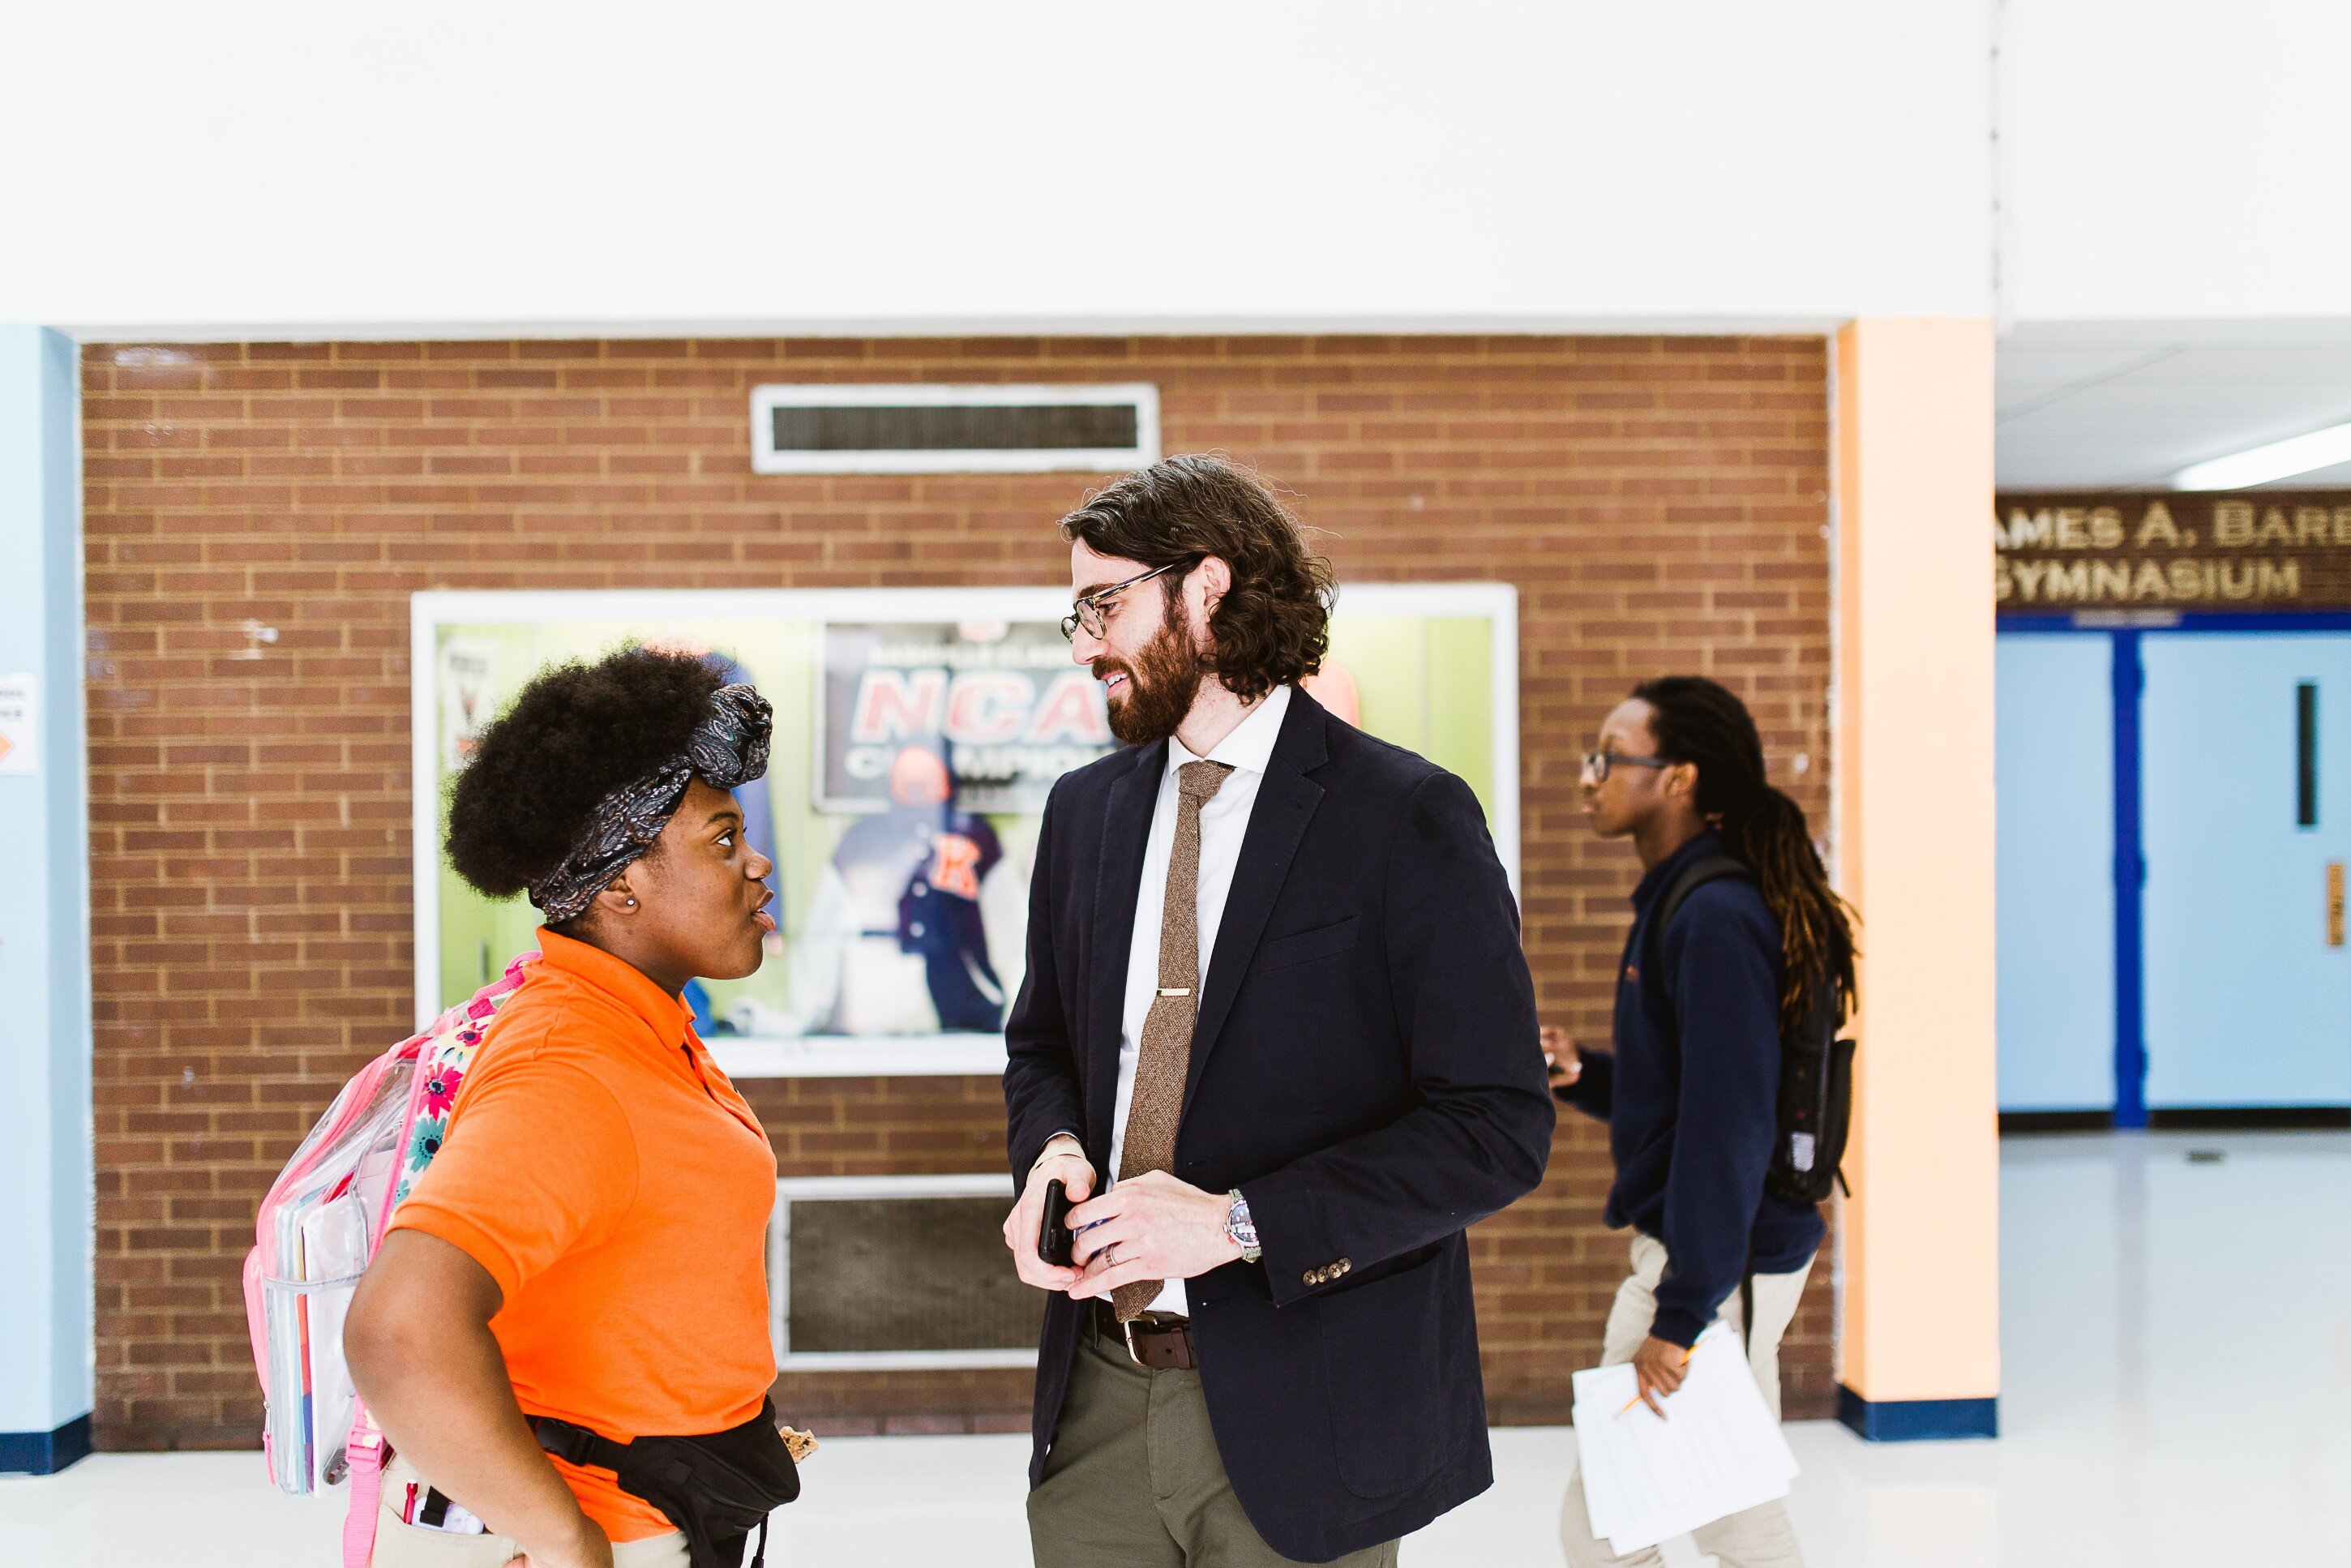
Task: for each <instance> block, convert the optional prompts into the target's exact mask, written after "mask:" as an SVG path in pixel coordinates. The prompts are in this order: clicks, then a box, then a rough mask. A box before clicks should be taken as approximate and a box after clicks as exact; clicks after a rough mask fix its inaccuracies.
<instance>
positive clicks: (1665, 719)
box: [1543, 675, 1854, 1568]
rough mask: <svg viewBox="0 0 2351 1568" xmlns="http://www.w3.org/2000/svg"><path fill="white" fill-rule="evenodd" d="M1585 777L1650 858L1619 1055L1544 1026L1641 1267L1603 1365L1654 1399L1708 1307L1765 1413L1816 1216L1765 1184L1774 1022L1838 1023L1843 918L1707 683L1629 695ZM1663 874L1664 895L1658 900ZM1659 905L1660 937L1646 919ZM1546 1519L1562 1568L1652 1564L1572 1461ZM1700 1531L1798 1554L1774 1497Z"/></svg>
mask: <svg viewBox="0 0 2351 1568" xmlns="http://www.w3.org/2000/svg"><path fill="white" fill-rule="evenodd" d="M1583 810H1584V812H1585V814H1586V815H1588V816H1589V817H1591V819H1592V825H1593V828H1594V830H1596V831H1598V832H1599V833H1600V834H1601V836H1602V837H1604V838H1630V839H1631V840H1632V841H1633V847H1634V850H1635V852H1637V853H1638V854H1639V855H1640V857H1641V864H1642V866H1643V868H1644V872H1643V875H1642V877H1641V881H1640V883H1639V885H1638V886H1637V887H1635V889H1634V891H1633V912H1634V914H1633V930H1632V933H1631V935H1630V936H1628V937H1627V938H1626V939H1625V956H1624V959H1623V962H1622V964H1621V966H1620V967H1619V970H1618V974H1617V983H1616V1012H1615V1022H1614V1045H1615V1050H1614V1053H1613V1054H1612V1053H1610V1052H1607V1051H1578V1050H1577V1048H1576V1047H1575V1046H1574V1045H1573V1042H1571V1041H1570V1040H1568V1039H1567V1037H1566V1036H1565V1035H1564V1034H1563V1033H1562V1032H1561V1031H1559V1030H1549V1029H1547V1030H1544V1031H1543V1046H1544V1050H1545V1051H1546V1052H1547V1053H1548V1054H1549V1055H1550V1057H1551V1061H1552V1074H1551V1076H1552V1091H1553V1092H1555V1093H1556V1094H1557V1095H1558V1096H1559V1097H1560V1098H1561V1099H1562V1100H1564V1101H1566V1102H1567V1103H1569V1104H1572V1105H1574V1106H1577V1107H1579V1108H1580V1109H1582V1110H1584V1111H1586V1112H1589V1113H1591V1114H1593V1115H1594V1116H1597V1117H1599V1118H1601V1119H1602V1120H1604V1121H1605V1122H1606V1123H1607V1124H1608V1144H1609V1150H1610V1153H1611V1154H1612V1155H1614V1158H1615V1164H1616V1181H1615V1185H1614V1186H1613V1187H1612V1188H1611V1189H1610V1191H1609V1194H1608V1209H1607V1220H1608V1224H1609V1225H1610V1226H1611V1227H1612V1228H1625V1227H1627V1226H1629V1227H1631V1228H1632V1230H1633V1257H1632V1270H1633V1271H1632V1275H1631V1277H1630V1278H1629V1279H1627V1280H1626V1281H1625V1282H1624V1283H1623V1284H1622V1285H1621V1286H1619V1287H1618V1289H1617V1291H1616V1299H1615V1301H1614V1305H1613V1306H1611V1307H1610V1309H1609V1312H1608V1323H1607V1327H1606V1329H1605V1331H1604V1336H1603V1344H1602V1351H1601V1360H1602V1362H1603V1364H1620V1363H1624V1362H1627V1361H1629V1362H1631V1363H1632V1364H1633V1365H1634V1368H1635V1373H1636V1375H1637V1376H1638V1380H1639V1386H1640V1391H1641V1397H1642V1398H1644V1399H1645V1400H1647V1401H1648V1402H1649V1403H1650V1405H1651V1406H1652V1407H1653V1408H1654V1407H1656V1406H1657V1404H1658V1402H1659V1401H1660V1400H1661V1399H1662V1398H1663V1397H1664V1396H1667V1395H1670V1394H1671V1393H1672V1392H1673V1391H1674V1390H1675V1389H1676V1388H1677V1387H1679V1386H1680V1385H1681V1381H1682V1378H1683V1375H1684V1373H1683V1364H1684V1362H1685V1361H1686V1360H1687V1356H1688V1352H1689V1347H1690V1346H1691V1344H1692V1343H1695V1342H1696V1341H1697V1339H1698V1335H1699V1334H1700V1333H1703V1332H1704V1331H1705V1329H1706V1328H1707V1326H1708V1324H1709V1323H1711V1322H1715V1321H1716V1320H1717V1319H1720V1320H1723V1321H1724V1322H1728V1323H1729V1326H1730V1328H1731V1330H1732V1331H1733V1332H1734V1333H1742V1332H1743V1333H1745V1335H1746V1337H1747V1345H1748V1356H1749V1362H1750V1365H1751V1366H1752V1367H1753V1368H1754V1372H1755V1379H1756V1382H1757V1383H1758V1384H1759V1385H1761V1388H1762V1391H1763V1396H1764V1399H1765V1402H1766V1403H1767V1404H1769V1405H1770V1406H1771V1409H1772V1410H1773V1411H1774V1412H1775V1413H1776V1412H1777V1411H1778V1410H1779V1407H1780V1357H1779V1352H1780V1338H1781V1335H1782V1334H1783V1333H1786V1331H1787V1327H1788V1323H1789V1321H1790V1320H1791V1319H1792V1318H1793V1317H1794V1316H1795V1312H1796V1304H1797V1301H1799V1299H1800V1298H1801V1297H1802V1294H1803V1289H1804V1277H1805V1275H1806V1274H1807V1273H1809V1272H1810V1271H1811V1269H1812V1265H1813V1253H1814V1252H1815V1251H1816V1250H1817V1249H1819V1247H1820V1244H1821V1237H1822V1233H1823V1225H1822V1222H1821V1215H1820V1210H1819V1208H1818V1207H1816V1206H1814V1205H1812V1204H1808V1203H1794V1202H1791V1201H1790V1200H1788V1199H1786V1198H1783V1197H1779V1196H1778V1195H1776V1194H1775V1193H1772V1192H1771V1191H1770V1190H1768V1189H1767V1188H1766V1187H1765V1185H1764V1179H1763V1178H1764V1173H1765V1170H1766V1168H1767V1166H1770V1164H1771V1155H1772V1145H1773V1140H1774V1133H1775V1129H1776V1128H1777V1125H1778V1115H1779V1087H1780V1072H1781V1035H1782V1030H1783V1028H1792V1027H1794V1026H1796V1025H1798V1024H1801V1023H1802V1021H1803V1020H1805V1019H1809V1018H1814V1017H1817V1016H1818V1015H1817V1014H1816V1013H1815V1012H1814V1010H1813V1009H1815V1008H1825V1009H1834V1016H1835V1017H1836V1018H1837V1019H1842V1018H1843V1016H1844V1009H1846V1008H1847V1007H1848V1006H1849V1005H1850V1002H1851V998H1852V997H1853V990H1854V968H1853V957H1854V942H1853V926H1852V922H1851V919H1850V916H1849V912H1848V911H1847V909H1846V908H1845V905H1844V901H1843V900H1842V899H1840V898H1839V897H1838V896H1837V895H1836V894H1835V893H1834V891H1832V890H1831V889H1830V887H1829V884H1828V876H1827V873H1826V870H1825V868H1824V867H1823V865H1822V864H1821V858H1820V855H1819V853H1818V852H1816V851H1815V850H1814V849H1813V843H1812V840H1811V839H1810V838H1809V837H1808V836H1807V835H1806V832H1805V828H1804V814H1803V812H1802V810H1799V809H1798V807H1797V805H1796V803H1795V802H1794V801H1793V800H1790V799H1788V797H1787V796H1786V795H1784V794H1782V793H1781V792H1780V791H1779V790H1778V789H1773V788H1772V787H1771V784H1770V783H1768V782H1767V781H1766V780H1765V779H1764V774H1763V746H1762V742H1761V738H1760V737H1758V736H1757V734H1756V731H1755V721H1754V719H1753V718H1752V717H1750V716H1749V714H1748V712H1747V709H1746V708H1745V706H1742V705H1741V704H1740V701H1739V699H1738V698H1737V697H1735V696H1733V695H1730V693H1729V692H1728V691H1725V690H1724V689H1723V688H1722V687H1721V686H1719V685H1716V684H1715V683H1714V682H1712V681H1709V680H1706V679H1703V678H1701V677H1698V676H1695V675H1671V676H1667V677H1665V678H1664V679H1660V680H1653V681H1646V682H1644V683H1642V684H1641V685H1638V686H1636V687H1635V688H1634V691H1633V695H1632V696H1631V697H1629V698H1628V699H1626V700H1625V702H1623V703H1620V704H1619V705H1617V706H1616V708H1615V710H1614V712H1612V713H1611V714H1609V716H1608V718H1607V721H1606V722H1605V723H1604V725H1603V726H1602V727H1601V730H1600V746H1599V749H1597V750H1596V751H1593V752H1591V753H1589V754H1588V755H1587V756H1586V757H1585V758H1584V759H1583ZM1726 856H1727V857H1729V862H1732V863H1731V864H1730V865H1729V866H1723V865H1717V866H1715V867H1713V868H1709V869H1712V870H1718V871H1723V872H1725V873H1728V874H1721V875H1714V876H1710V877H1708V878H1707V879H1706V880H1703V881H1698V882H1695V883H1694V884H1693V883H1690V882H1688V881H1686V880H1685V878H1686V875H1687V873H1692V872H1693V869H1694V868H1698V867H1700V866H1701V864H1702V862H1708V861H1718V862H1719V861H1720V860H1721V859H1722V858H1723V857H1726ZM1677 888H1678V889H1686V891H1684V892H1682V894H1681V897H1680V899H1679V901H1678V904H1675V905H1674V906H1673V907H1671V908H1661V907H1660V905H1661V904H1667V903H1671V902H1672V901H1671V899H1670V897H1669V890H1675V889H1677ZM1660 917H1662V918H1663V919H1664V921H1665V925H1664V929H1662V930H1660V929H1655V928H1653V927H1654V926H1655V925H1656V922H1657V921H1658V919H1659V918H1660ZM1750 1281H1751V1283H1750ZM1742 1287H1743V1288H1742ZM1745 1303H1751V1313H1752V1319H1753V1321H1752V1322H1744V1321H1742V1319H1743V1317H1744V1315H1745V1314H1746V1313H1747V1312H1749V1311H1750V1308H1749V1307H1748V1306H1747V1305H1746V1304H1745ZM1560 1533H1561V1542H1562V1546H1563V1547H1564V1549H1565V1551H1566V1554H1567V1560H1568V1562H1569V1563H1573V1564H1575V1565H1576V1568H1585V1565H1594V1568H1596V1565H1598V1564H1603V1563H1637V1564H1642V1565H1644V1568H1647V1565H1651V1564H1656V1563H1661V1562H1662V1561H1663V1559H1662V1558H1661V1557H1660V1556H1659V1555H1658V1553H1657V1552H1656V1549H1655V1548H1654V1547H1652V1548H1649V1549H1646V1550H1644V1551H1639V1552H1633V1553H1630V1554H1629V1555H1626V1556H1621V1557H1620V1556H1617V1555H1616V1554H1615V1553H1614V1552H1613V1551H1612V1550H1611V1548H1610V1546H1609V1544H1608V1542H1606V1541H1604V1540H1600V1539H1596V1538H1595V1537H1594V1536H1593V1532H1592V1525H1591V1518H1590V1515H1589V1513H1588V1511H1587V1510H1586V1506H1585V1502H1584V1496H1583V1477H1582V1475H1581V1474H1580V1473H1579V1474H1578V1475H1577V1476H1575V1477H1574V1478H1573V1479H1572V1480H1571V1481H1570V1483H1569V1485H1568V1490H1567V1500H1566V1504H1565V1507H1564V1508H1563V1509H1562V1513H1561V1519H1560ZM1695 1535H1696V1539H1697V1542H1698V1550H1699V1551H1700V1552H1710V1553H1712V1554H1713V1555H1714V1556H1715V1557H1716V1558H1717V1559H1719V1561H1720V1562H1721V1563H1723V1565H1724V1568H1786V1565H1792V1564H1801V1563H1802V1556H1801V1554H1800V1553H1799V1552H1798V1551H1797V1547H1796V1537H1795V1532H1794V1531H1793V1530H1792V1528H1791V1527H1790V1525H1789V1522H1788V1516H1787V1510H1786V1508H1785V1507H1784V1505H1782V1504H1781V1503H1779V1502H1768V1503H1764V1504H1762V1505H1761V1506H1760V1507H1757V1508H1752V1509H1749V1510H1746V1511H1743V1512H1740V1513H1735V1514H1732V1515H1730V1516H1729V1518H1727V1519H1722V1520H1718V1521H1715V1522H1714V1523H1712V1524H1710V1525H1708V1526H1706V1527H1705V1528H1703V1529H1701V1530H1698V1531H1696V1532H1695Z"/></svg>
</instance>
